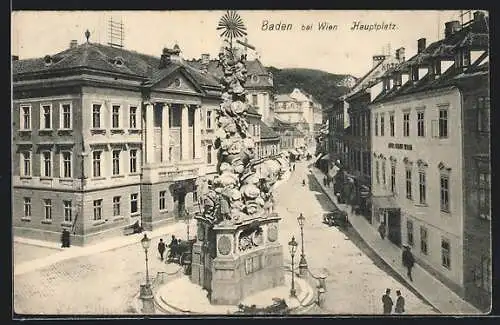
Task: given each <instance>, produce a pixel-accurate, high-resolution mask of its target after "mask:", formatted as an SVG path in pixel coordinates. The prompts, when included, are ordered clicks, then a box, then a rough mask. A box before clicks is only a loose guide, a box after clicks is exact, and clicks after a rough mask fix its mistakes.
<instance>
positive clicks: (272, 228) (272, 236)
mask: <svg viewBox="0 0 500 325" xmlns="http://www.w3.org/2000/svg"><path fill="white" fill-rule="evenodd" d="M267 239H268V240H269V241H270V242H275V241H276V239H278V227H277V226H276V225H269V227H268V228H267Z"/></svg>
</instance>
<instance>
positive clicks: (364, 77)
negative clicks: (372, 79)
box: [351, 59, 385, 89]
mask: <svg viewBox="0 0 500 325" xmlns="http://www.w3.org/2000/svg"><path fill="white" fill-rule="evenodd" d="M384 61H385V59H384V60H382V61H379V62H378V63H377V64H376V65H375V66H374V67H373V68H371V69H370V71H368V72H367V73H366V74H365V75H364V76H363V77H361V78H359V79H358V81H357V82H356V83H355V84H354V86H352V87H351V89H354V88H356V87H357V86H359V85H360V84H361V83H362V82H364V81H365V80H366V79H367V78H368V76H369V75H371V74H372V72H373V71H375V70H376V69H377V68H378V67H379V66H380V65H382V63H383V62H384Z"/></svg>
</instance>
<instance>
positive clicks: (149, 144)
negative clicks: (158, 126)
mask: <svg viewBox="0 0 500 325" xmlns="http://www.w3.org/2000/svg"><path fill="white" fill-rule="evenodd" d="M145 109H146V114H145V119H146V121H145V123H144V126H145V131H146V132H145V133H146V144H145V149H146V150H145V151H146V156H145V157H146V164H150V163H152V162H154V147H153V141H154V124H153V114H154V112H153V109H154V105H153V103H151V102H146V103H145Z"/></svg>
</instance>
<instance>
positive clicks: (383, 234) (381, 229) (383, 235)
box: [378, 221, 385, 239]
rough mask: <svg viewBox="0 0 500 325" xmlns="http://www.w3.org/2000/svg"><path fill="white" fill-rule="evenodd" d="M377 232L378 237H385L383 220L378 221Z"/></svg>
mask: <svg viewBox="0 0 500 325" xmlns="http://www.w3.org/2000/svg"><path fill="white" fill-rule="evenodd" d="M378 233H379V234H380V238H382V239H384V238H385V222H384V221H382V222H381V223H380V226H378Z"/></svg>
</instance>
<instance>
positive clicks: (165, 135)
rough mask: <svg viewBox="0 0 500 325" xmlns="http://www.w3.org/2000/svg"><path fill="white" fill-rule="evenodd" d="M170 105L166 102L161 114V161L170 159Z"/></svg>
mask: <svg viewBox="0 0 500 325" xmlns="http://www.w3.org/2000/svg"><path fill="white" fill-rule="evenodd" d="M169 114H170V106H169V105H168V104H167V103H165V104H164V105H163V112H162V114H161V161H162V162H166V161H169V157H168V149H169V147H170V125H169Z"/></svg>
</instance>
